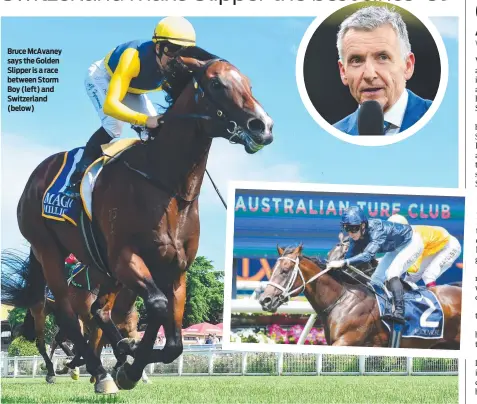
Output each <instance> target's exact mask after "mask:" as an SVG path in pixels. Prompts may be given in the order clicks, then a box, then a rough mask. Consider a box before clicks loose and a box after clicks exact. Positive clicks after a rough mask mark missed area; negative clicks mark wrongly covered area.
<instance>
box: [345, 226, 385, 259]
mask: <svg viewBox="0 0 477 404" xmlns="http://www.w3.org/2000/svg"><path fill="white" fill-rule="evenodd" d="M370 236H371V237H370V239H371V240H370V242H369V243H368V245H367V246H366V248H365V249H364V250H363V252H362V253H360V254H357V255H355V256H353V257H351V258H347V259H346V261H345V262H346V265H358V264H366V263H368V262H371V261H372V260H373V258H374V257H375V256H376V254H377V252H378V251H379V249H380V248H381V246H382V245H383V244H384V243H385V242H386V235H385V234H384V233H380V234H373V233H371V235H370Z"/></svg>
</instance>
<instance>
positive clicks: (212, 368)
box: [208, 350, 214, 375]
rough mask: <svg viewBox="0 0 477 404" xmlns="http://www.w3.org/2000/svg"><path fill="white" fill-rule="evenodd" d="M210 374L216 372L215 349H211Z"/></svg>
mask: <svg viewBox="0 0 477 404" xmlns="http://www.w3.org/2000/svg"><path fill="white" fill-rule="evenodd" d="M208 355H209V375H211V374H213V373H214V351H212V350H211V351H209V352H208Z"/></svg>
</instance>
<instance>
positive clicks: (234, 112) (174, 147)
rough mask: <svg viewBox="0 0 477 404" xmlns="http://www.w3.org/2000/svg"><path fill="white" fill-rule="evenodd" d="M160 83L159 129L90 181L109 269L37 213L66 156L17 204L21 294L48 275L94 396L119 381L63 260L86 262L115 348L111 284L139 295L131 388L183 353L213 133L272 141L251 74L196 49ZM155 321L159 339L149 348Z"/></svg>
mask: <svg viewBox="0 0 477 404" xmlns="http://www.w3.org/2000/svg"><path fill="white" fill-rule="evenodd" d="M164 89H165V90H166V91H167V92H168V95H169V99H170V100H172V103H171V106H170V107H169V108H168V109H167V111H166V113H165V114H164V117H163V118H161V120H160V123H161V124H160V126H159V128H158V129H157V130H154V131H152V132H151V133H150V135H151V136H150V138H149V140H147V141H145V142H142V143H139V144H137V145H135V146H134V147H132V148H130V149H128V150H127V151H125V152H124V153H122V154H121V156H120V157H119V158H118V159H116V161H115V162H114V163H112V164H109V165H107V166H105V167H104V169H103V170H102V172H101V173H100V175H99V177H98V178H97V180H96V184H95V190H94V194H93V227H94V229H95V233H96V238H97V239H98V244H99V249H100V251H101V252H102V254H103V260H104V262H105V263H106V266H107V269H108V270H109V271H110V275H111V276H108V275H106V274H104V273H103V272H101V271H100V269H99V268H97V267H95V264H94V262H93V259H92V258H91V257H90V255H89V252H88V251H87V249H86V248H85V247H84V244H83V240H82V236H81V233H80V230H79V229H78V228H77V227H75V226H73V225H72V224H70V223H67V222H59V221H54V220H45V218H43V217H42V216H41V211H42V199H43V195H44V193H45V190H46V188H47V187H48V186H49V185H50V183H51V181H52V180H53V178H54V177H55V176H56V174H57V173H58V170H59V169H60V167H61V164H62V159H63V156H64V153H58V154H56V155H53V156H50V157H48V158H47V159H46V160H45V161H43V162H42V163H41V164H40V165H39V166H38V167H37V168H36V169H35V170H34V172H33V173H32V174H31V176H30V178H29V180H28V182H27V184H26V186H25V189H24V191H23V194H22V196H21V199H20V202H19V205H18V214H17V216H18V223H19V228H20V231H21V233H22V235H23V236H24V237H25V238H26V239H27V240H28V242H29V243H30V245H31V253H30V266H29V268H30V282H28V284H27V286H28V299H29V300H33V303H36V302H39V301H41V300H42V299H43V288H44V278H46V283H47V284H48V287H49V288H50V290H51V291H52V293H53V295H54V296H55V299H56V302H57V305H58V309H59V310H58V312H57V315H56V319H57V322H58V324H59V325H60V327H61V328H62V329H63V330H64V331H65V333H66V334H67V337H68V339H69V340H71V341H72V342H73V343H74V345H75V347H76V348H77V349H78V352H79V353H80V354H81V356H82V357H83V358H85V360H86V368H87V371H88V372H89V373H90V374H91V375H92V376H94V377H95V379H96V383H95V391H96V392H98V393H115V392H117V387H116V384H115V383H114V381H113V380H112V378H111V376H110V375H109V374H108V373H107V372H106V371H105V369H104V368H103V366H102V364H101V361H100V359H99V358H98V357H97V356H96V355H95V354H94V352H93V350H92V349H91V348H90V347H89V346H88V344H87V341H86V340H85V339H84V337H83V335H82V333H81V329H80V326H79V323H78V320H77V318H76V316H75V313H74V310H73V308H72V307H71V303H70V302H69V299H68V286H67V284H66V281H65V279H64V276H63V266H64V260H65V257H66V256H67V255H68V254H69V253H70V252H71V253H73V254H74V255H75V256H76V257H77V258H78V260H79V261H81V262H83V263H84V264H86V265H88V266H90V268H91V281H92V282H93V283H95V284H100V285H101V287H100V290H99V294H98V299H97V300H96V301H95V303H94V304H93V306H92V308H91V312H92V315H93V316H94V319H95V320H96V321H97V322H98V324H99V325H100V327H101V328H102V329H103V331H104V332H105V333H106V336H107V337H108V340H109V341H111V345H112V347H113V349H115V348H116V349H120V347H118V342H119V341H120V340H121V339H122V336H121V334H120V333H119V331H118V330H117V328H116V327H115V325H114V323H113V322H112V321H111V309H112V307H113V305H114V300H115V298H116V295H117V292H118V290H119V289H120V287H121V285H124V286H125V287H127V288H129V289H131V290H132V291H134V292H135V293H137V294H138V295H139V296H141V297H142V298H143V300H144V303H145V307H146V311H147V317H148V322H149V323H148V325H147V329H146V331H145V334H144V336H143V338H142V340H141V342H140V343H139V344H138V346H137V348H136V349H135V351H134V352H132V354H133V355H134V362H133V363H132V364H131V365H130V364H128V363H125V364H124V366H122V367H121V368H120V369H119V371H118V373H117V376H116V383H117V385H118V386H119V387H120V388H122V389H132V388H133V387H134V386H135V385H136V384H137V381H138V380H139V379H140V378H141V375H142V372H143V369H144V367H145V366H146V365H147V364H149V363H152V362H164V363H170V362H172V361H174V360H175V359H176V358H177V357H179V356H180V354H181V353H182V351H183V346H182V335H181V330H182V319H183V314H184V306H185V299H186V271H187V269H188V268H189V266H190V265H191V264H192V262H193V260H194V258H195V256H196V253H197V249H198V243H199V233H200V230H199V206H198V197H199V193H200V189H201V186H202V182H203V178H204V174H205V169H206V164H207V157H208V154H209V150H210V147H211V144H212V140H213V138H216V137H222V138H225V139H228V140H229V141H230V142H233V143H237V144H240V145H243V146H244V148H245V151H246V152H247V153H249V154H253V153H256V152H258V151H259V150H260V149H261V148H262V147H264V146H265V145H268V144H270V143H271V142H272V140H273V135H272V126H273V121H272V119H271V118H270V117H269V116H268V115H267V114H266V112H265V111H264V109H263V108H262V106H261V105H260V104H259V103H258V101H257V100H256V99H255V98H254V97H253V95H252V91H251V85H250V81H249V80H248V78H247V77H246V76H244V75H243V74H242V73H241V72H240V71H239V70H238V69H237V68H236V67H234V66H233V65H232V64H230V63H229V62H227V61H225V60H222V59H220V58H217V57H216V56H214V55H212V54H210V53H208V52H206V51H204V50H202V49H200V48H197V47H188V48H185V49H183V50H181V51H180V52H179V53H178V54H177V55H176V57H175V58H174V59H173V60H172V63H170V64H169V65H168V67H167V69H166V71H165V84H164ZM224 169H226V167H224ZM161 325H164V330H165V335H166V344H165V346H164V348H163V349H162V350H154V349H153V345H154V342H155V339H156V335H157V332H158V330H159V327H160V326H161ZM121 349H122V348H121ZM130 353H131V352H130Z"/></svg>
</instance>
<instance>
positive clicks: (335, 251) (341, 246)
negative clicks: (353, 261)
mask: <svg viewBox="0 0 477 404" xmlns="http://www.w3.org/2000/svg"><path fill="white" fill-rule="evenodd" d="M338 238H339V243H338V244H336V246H334V247H333V248H332V249H331V250H330V251H329V252H328V256H327V259H328V261H339V260H342V259H343V258H344V256H345V254H346V253H347V252H348V248H349V237H348V236H345V235H344V234H343V233H342V232H340V234H339V236H338Z"/></svg>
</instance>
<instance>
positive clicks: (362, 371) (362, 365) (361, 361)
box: [358, 355, 366, 376]
mask: <svg viewBox="0 0 477 404" xmlns="http://www.w3.org/2000/svg"><path fill="white" fill-rule="evenodd" d="M358 363H359V374H360V375H361V376H364V374H365V373H366V356H364V355H359V357H358Z"/></svg>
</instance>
